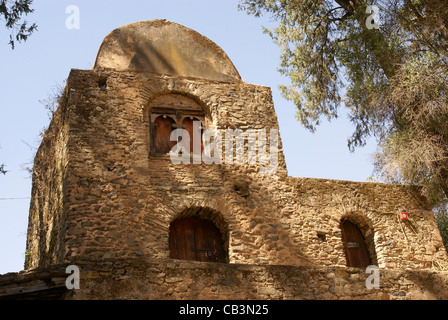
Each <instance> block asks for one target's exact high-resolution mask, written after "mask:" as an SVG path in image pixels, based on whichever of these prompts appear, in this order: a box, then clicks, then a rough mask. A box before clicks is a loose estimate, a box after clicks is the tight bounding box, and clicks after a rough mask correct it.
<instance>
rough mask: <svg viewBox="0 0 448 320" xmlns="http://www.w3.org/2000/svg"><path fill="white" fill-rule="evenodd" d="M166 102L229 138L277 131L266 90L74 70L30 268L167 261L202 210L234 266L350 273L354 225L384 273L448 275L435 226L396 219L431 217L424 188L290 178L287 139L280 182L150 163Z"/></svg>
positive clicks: (232, 170) (229, 168) (225, 169)
mask: <svg viewBox="0 0 448 320" xmlns="http://www.w3.org/2000/svg"><path fill="white" fill-rule="evenodd" d="M164 95H167V97H169V96H170V95H182V96H183V97H185V99H186V100H185V101H188V99H190V100H191V101H193V102H194V103H195V104H196V105H198V106H200V107H201V108H203V111H204V114H205V117H206V119H207V120H206V126H207V127H208V128H213V129H216V130H221V132H223V134H224V131H225V129H229V128H231V129H237V128H238V129H242V130H247V129H267V130H268V132H269V130H270V129H278V123H277V118H276V115H275V110H274V106H273V102H272V96H271V91H270V89H269V88H267V87H263V86H257V85H252V84H246V83H243V82H241V81H235V82H218V81H211V80H203V79H194V78H182V77H179V76H167V75H164V76H163V75H156V74H151V73H135V72H114V71H110V70H109V71H108V70H98V69H97V70H89V71H84V70H72V72H71V74H70V77H69V78H68V81H67V88H66V93H65V96H64V99H63V102H62V105H61V107H60V109H59V110H58V111H57V112H56V116H55V119H54V120H53V123H52V125H51V126H50V130H49V132H48V133H47V135H46V137H45V138H44V143H43V147H41V151H40V152H39V153H38V155H37V157H36V165H35V169H36V170H39V169H40V168H42V170H43V171H45V172H46V174H47V175H48V176H42V175H37V176H36V181H41V184H42V185H44V186H45V187H44V190H39V191H37V190H38V189H36V187H35V188H34V189H33V190H34V191H33V200H32V203H35V205H32V209H31V213H30V217H31V223H30V228H29V234H28V238H29V240H28V252H29V255H28V256H29V263H28V264H27V267H28V268H31V267H36V266H40V267H43V266H48V265H51V264H54V263H62V262H65V261H67V260H69V259H71V258H72V257H78V256H82V257H86V258H89V259H93V258H98V259H109V258H124V257H129V258H135V257H139V256H148V255H149V256H152V257H155V258H161V259H166V258H168V257H169V248H168V234H169V232H168V230H169V226H170V223H171V222H172V221H173V220H174V219H176V218H177V217H180V216H187V215H193V214H195V213H198V212H201V210H200V209H203V210H205V211H206V212H208V215H209V218H210V219H211V220H212V221H214V222H215V224H217V226H218V227H219V228H220V229H221V232H222V233H224V237H225V241H226V250H227V252H228V261H229V262H230V263H237V264H257V265H293V266H316V265H317V266H322V265H323V266H345V265H346V261H345V255H344V250H343V245H342V240H341V230H340V227H339V224H340V222H341V219H342V218H348V219H350V220H352V221H353V222H355V223H356V224H357V225H358V226H359V227H360V228H361V229H362V231H363V234H364V237H365V239H366V242H367V243H368V246H370V252H371V260H372V261H373V263H374V264H377V265H378V266H380V267H381V268H383V269H406V268H409V269H435V270H446V265H447V255H446V252H445V249H444V247H443V244H442V241H441V237H440V234H439V232H438V229H437V226H436V224H435V221H434V218H433V217H432V216H431V215H430V214H427V213H415V214H411V215H410V219H409V221H407V222H401V221H400V220H398V219H397V210H398V209H399V208H403V207H405V208H409V209H423V210H427V209H428V205H427V203H426V200H425V198H424V197H423V196H422V195H421V194H420V190H419V189H418V188H412V187H405V186H399V185H387V184H377V183H357V182H349V181H334V180H325V179H311V178H294V177H288V175H287V170H286V164H285V159H284V156H283V152H282V144H281V139H280V142H279V147H278V149H279V152H278V170H277V172H276V173H275V174H272V175H261V174H260V171H259V170H260V167H261V165H259V164H247V163H246V164H235V162H234V163H233V164H227V163H225V162H223V163H222V164H212V165H208V164H205V163H201V164H179V165H175V164H173V163H172V162H171V161H170V158H169V156H167V155H165V156H153V155H151V154H150V138H151V137H150V132H151V131H150V123H149V115H148V114H149V112H150V111H151V108H152V107H153V105H152V104H151V103H152V102H153V101H159V102H160V101H169V99H168V100H164V98H163V97H164ZM158 105H159V103H158ZM61 119H65V120H63V121H62V120H61ZM56 128H58V129H56ZM53 132H54V133H53ZM47 145H48V146H49V147H46V146H47ZM43 159H45V166H43V165H42V164H41V163H42V161H43ZM45 188H46V189H45ZM42 194H48V195H49V196H50V195H51V197H55V198H52V200H51V201H49V200H48V199H49V198H48V199H47V200H44V199H46V198H43V197H42ZM37 204H39V205H37ZM45 205H47V207H48V208H47V207H45ZM42 207H43V208H44V209H42ZM38 212H39V213H38ZM37 217H40V218H39V219H40V220H39V219H37ZM37 221H39V223H38V222H37ZM220 221H221V222H220ZM42 243H46V245H43V244H42ZM50 243H51V244H52V245H50Z"/></svg>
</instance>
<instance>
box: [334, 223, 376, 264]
mask: <svg viewBox="0 0 448 320" xmlns="http://www.w3.org/2000/svg"><path fill="white" fill-rule="evenodd" d="M341 230H342V241H343V242H344V249H345V257H346V258H347V266H348V267H358V268H366V267H367V266H369V265H370V258H369V252H368V251H367V247H366V243H365V241H364V237H363V235H362V233H361V230H359V228H358V227H357V226H356V225H355V224H353V223H352V222H350V221H348V220H343V221H342V222H341Z"/></svg>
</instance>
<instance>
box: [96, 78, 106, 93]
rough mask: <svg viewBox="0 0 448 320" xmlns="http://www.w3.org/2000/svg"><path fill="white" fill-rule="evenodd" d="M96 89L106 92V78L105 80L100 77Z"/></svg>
mask: <svg viewBox="0 0 448 320" xmlns="http://www.w3.org/2000/svg"><path fill="white" fill-rule="evenodd" d="M98 87H99V88H100V89H101V90H106V89H107V78H105V77H101V78H100V79H99V80H98Z"/></svg>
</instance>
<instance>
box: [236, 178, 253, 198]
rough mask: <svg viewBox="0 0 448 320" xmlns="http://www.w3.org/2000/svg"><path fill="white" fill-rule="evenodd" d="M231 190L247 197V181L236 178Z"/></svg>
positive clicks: (248, 191)
mask: <svg viewBox="0 0 448 320" xmlns="http://www.w3.org/2000/svg"><path fill="white" fill-rule="evenodd" d="M233 190H235V191H236V193H238V194H239V195H240V196H242V197H244V198H247V197H248V196H249V195H250V189H249V182H248V181H245V180H237V181H236V182H235V183H234V185H233Z"/></svg>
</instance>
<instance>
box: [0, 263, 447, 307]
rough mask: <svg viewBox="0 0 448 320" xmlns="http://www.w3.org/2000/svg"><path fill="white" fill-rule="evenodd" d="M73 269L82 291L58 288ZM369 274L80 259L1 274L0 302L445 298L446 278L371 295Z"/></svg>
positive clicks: (435, 276) (408, 276)
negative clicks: (25, 300)
mask: <svg viewBox="0 0 448 320" xmlns="http://www.w3.org/2000/svg"><path fill="white" fill-rule="evenodd" d="M70 264H74V265H77V266H78V267H79V269H80V287H81V288H80V289H79V290H67V289H64V288H63V286H64V279H65V277H67V276H68V274H65V268H66V266H68V265H70ZM370 275H371V274H367V273H366V272H365V270H363V269H358V268H340V267H328V268H327V267H304V266H285V265H244V264H223V263H208V262H196V261H181V260H173V259H153V258H147V257H138V258H131V259H129V258H127V259H103V260H100V261H94V260H91V261H89V260H83V259H77V260H74V261H72V262H71V263H66V264H61V265H54V266H51V267H49V268H47V269H36V270H29V271H22V272H19V273H9V274H6V275H0V299H8V298H9V299H25V298H27V299H47V298H50V299H67V300H72V299H73V300H121V299H130V300H178V299H188V300H205V299H206V300H247V299H249V300H439V299H448V272H437V271H429V270H418V271H413V270H380V280H379V284H380V288H379V289H370V290H369V289H367V288H366V280H367V278H368V277H369V276H370ZM51 284H52V285H51ZM20 290H21V291H20ZM55 292H56V293H58V295H55V294H54V293H55Z"/></svg>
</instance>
